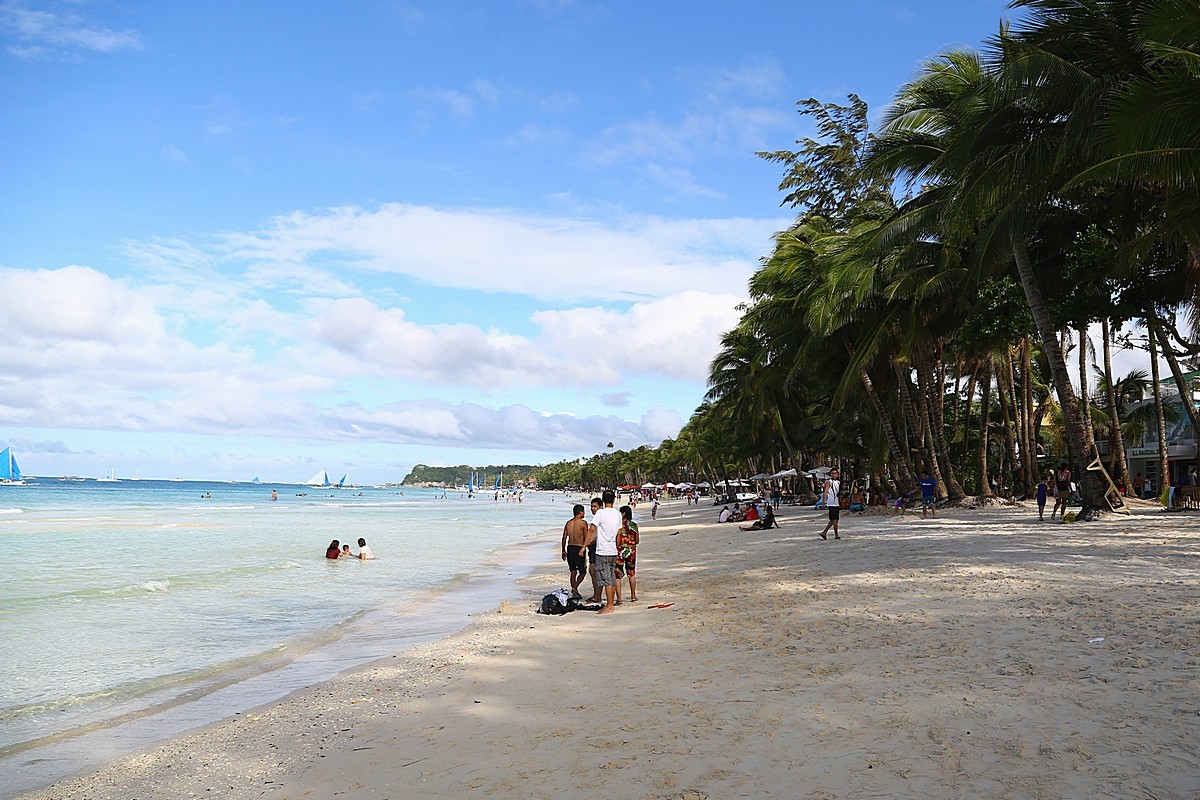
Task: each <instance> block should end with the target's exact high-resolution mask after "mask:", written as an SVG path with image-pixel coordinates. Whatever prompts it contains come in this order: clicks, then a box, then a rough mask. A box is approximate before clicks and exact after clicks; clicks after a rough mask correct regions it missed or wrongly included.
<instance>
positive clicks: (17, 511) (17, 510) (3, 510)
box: [0, 508, 25, 514]
mask: <svg viewBox="0 0 1200 800" xmlns="http://www.w3.org/2000/svg"><path fill="white" fill-rule="evenodd" d="M24 513H25V509H23V508H0V514H24Z"/></svg>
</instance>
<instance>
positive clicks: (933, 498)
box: [917, 469, 937, 519]
mask: <svg viewBox="0 0 1200 800" xmlns="http://www.w3.org/2000/svg"><path fill="white" fill-rule="evenodd" d="M917 485H918V486H920V487H921V519H925V512H926V511H932V512H933V518H934V519H937V479H936V478H932V477H930V475H929V470H927V469H923V470H921V477H920V478H918V479H917Z"/></svg>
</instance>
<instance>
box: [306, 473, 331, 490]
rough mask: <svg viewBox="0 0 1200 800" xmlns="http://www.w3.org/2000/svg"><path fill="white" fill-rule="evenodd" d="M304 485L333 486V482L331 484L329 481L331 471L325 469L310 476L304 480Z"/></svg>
mask: <svg viewBox="0 0 1200 800" xmlns="http://www.w3.org/2000/svg"><path fill="white" fill-rule="evenodd" d="M304 485H305V486H322V487H326V486H328V487H332V486H333V484H331V483H330V482H329V473H328V472H326V471H325V470H321V471H320V472H318V473H317V474H316V475H313V476H312V477H311V478H309V479H308V480H306V481H305V482H304Z"/></svg>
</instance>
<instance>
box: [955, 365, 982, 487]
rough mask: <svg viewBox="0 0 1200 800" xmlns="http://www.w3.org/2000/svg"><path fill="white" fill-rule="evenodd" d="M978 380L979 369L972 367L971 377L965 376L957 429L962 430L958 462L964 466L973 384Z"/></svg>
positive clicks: (968, 461) (966, 453) (968, 435)
mask: <svg viewBox="0 0 1200 800" xmlns="http://www.w3.org/2000/svg"><path fill="white" fill-rule="evenodd" d="M978 382H979V370H978V369H972V370H971V377H969V378H967V399H966V403H965V405H964V411H963V413H962V414H961V417H960V419H959V423H960V425H959V430H961V431H962V458H961V459H960V461H959V463H960V464H962V465H963V467H964V468H965V467H966V465H967V464H969V463H970V460H969V459H970V457H971V406H972V405H974V403H975V385H976V384H977V383H978Z"/></svg>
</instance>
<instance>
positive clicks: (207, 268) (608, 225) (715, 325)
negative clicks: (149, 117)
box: [0, 205, 778, 456]
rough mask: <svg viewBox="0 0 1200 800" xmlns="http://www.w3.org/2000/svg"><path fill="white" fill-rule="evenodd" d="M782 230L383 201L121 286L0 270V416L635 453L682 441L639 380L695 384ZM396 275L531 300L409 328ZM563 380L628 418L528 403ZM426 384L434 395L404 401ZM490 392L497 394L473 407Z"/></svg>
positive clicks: (159, 260)
mask: <svg viewBox="0 0 1200 800" xmlns="http://www.w3.org/2000/svg"><path fill="white" fill-rule="evenodd" d="M776 227H778V223H776V222H771V221H764V220H703V219H697V220H682V221H677V220H664V219H658V218H626V219H621V220H618V221H616V222H611V221H610V222H603V221H600V220H594V219H579V218H573V217H549V216H538V215H531V214H521V213H518V212H515V211H495V210H441V209H433V208H427V207H413V206H400V205H392V206H384V207H381V208H379V209H376V210H363V209H358V208H343V209H334V210H332V211H329V212H323V213H297V214H293V215H289V216H287V217H282V218H279V219H277V220H274V221H272V223H271V224H270V225H269V226H267V227H266V228H264V229H263V230H260V231H252V232H249V233H224V234H218V235H213V236H209V237H205V238H197V239H194V240H193V239H189V240H182V239H181V240H162V241H153V242H145V243H136V242H127V243H125V244H124V245H123V251H122V252H123V254H124V256H125V257H126V259H127V260H128V261H129V262H130V263H131V264H132V265H133V266H134V267H135V269H136V271H135V272H134V273H133V274H132V275H131V276H130V277H129V278H128V279H119V278H116V277H113V276H110V275H106V274H104V273H102V272H100V271H98V270H95V269H92V268H90V267H86V266H68V267H63V268H61V269H42V270H13V269H7V270H6V269H0V318H3V319H5V320H6V322H7V323H8V326H9V327H10V329H11V330H10V332H9V334H8V335H7V336H6V337H5V338H4V339H3V340H2V341H0V418H3V419H4V420H5V421H6V424H7V425H9V426H22V427H40V428H44V429H61V430H67V429H78V430H93V431H125V432H136V431H145V432H160V433H161V432H170V433H175V434H180V435H186V434H201V435H219V436H255V437H268V438H276V439H286V440H291V441H295V440H300V441H309V440H311V441H328V442H336V441H340V440H360V441H363V442H364V443H366V442H383V443H395V444H421V445H435V446H448V447H468V446H469V447H475V448H498V449H508V450H515V451H521V452H530V451H534V452H545V453H547V454H551V455H552V456H556V454H570V453H579V452H587V451H589V449H594V446H595V442H597V441H601V442H606V441H610V440H611V441H613V442H615V443H616V444H617V446H619V447H636V446H638V445H639V444H644V443H647V442H656V441H658V440H660V439H661V438H662V436H665V435H674V434H675V433H677V431H678V428H679V426H680V425H681V421H680V419H679V416H680V413H681V410H678V409H676V410H672V409H669V408H665V407H663V408H656V409H651V410H649V411H648V410H647V405H646V403H647V400H649V399H650V398H646V397H644V396H643V395H644V390H643V389H642V388H637V389H636V390H633V388H634V387H633V384H634V383H638V382H639V381H641V380H642V376H646V377H648V378H650V380H651V381H653V379H654V378H655V377H658V376H660V377H661V378H662V379H663V380H664V381H668V382H670V383H671V384H672V385H673V386H676V387H678V386H679V385H680V382H683V384H685V385H686V383H688V382H694V383H695V384H696V387H697V389H696V394H697V397H698V396H699V395H700V394H701V393H702V386H703V383H704V380H705V377H706V371H707V364H708V362H709V360H710V359H711V358H712V355H713V354H714V353H715V352H716V348H717V347H718V345H719V336H720V334H721V332H722V331H724V330H725V329H727V328H728V327H729V326H730V325H732V324H733V323H734V322H735V321H736V319H737V313H736V310H735V306H736V304H737V303H738V302H740V301H741V299H742V298H741V297H740V296H739V295H738V294H737V293H736V292H737V290H738V289H739V288H740V287H743V286H744V285H745V282H746V278H747V277H748V276H749V275H750V273H751V272H752V271H753V269H754V265H755V254H757V253H758V252H760V251H762V250H763V249H764V248H765V246H766V245H767V244H768V243H769V236H770V232H771V231H773V230H774V229H775V228H776ZM389 273H396V274H401V275H405V276H411V277H412V278H413V279H416V280H419V281H424V282H427V283H430V284H433V285H435V286H438V287H449V288H455V289H458V290H461V291H464V292H466V291H469V292H470V293H471V295H472V296H473V297H475V298H478V296H479V294H480V293H481V292H483V293H486V292H493V291H494V292H505V293H507V295H510V296H511V295H512V294H518V295H523V296H524V298H525V299H524V300H523V301H522V305H523V306H524V307H526V308H529V307H530V306H532V309H530V310H528V311H526V312H524V313H525V314H526V316H525V317H524V318H521V319H515V320H514V319H509V318H508V317H507V316H505V313H506V312H505V310H504V305H503V304H500V305H497V307H496V309H495V313H494V314H493V315H492V316H491V317H490V318H488V317H487V316H485V317H483V319H484V320H485V321H484V322H483V323H481V324H466V323H462V322H456V321H455V320H454V317H453V312H450V313H449V314H443V315H442V316H441V317H439V316H438V315H437V314H433V315H430V314H428V313H422V314H420V315H417V316H418V317H420V321H418V320H417V318H416V317H414V316H413V315H414V313H415V309H412V308H410V306H409V304H410V302H411V301H409V300H408V299H406V298H405V297H404V296H403V295H402V294H401V293H400V292H398V291H395V290H393V289H390V288H389V287H388V286H387V278H386V275H387V274H389ZM360 280H361V281H362V283H363V284H366V285H371V286H372V287H373V288H372V290H371V291H370V293H369V294H368V293H367V292H366V291H365V290H364V289H363V288H361V287H360V286H359V285H357V282H358V281H360ZM380 284H383V288H380ZM579 298H586V302H587V305H585V306H578V305H577V302H578V300H579ZM538 300H543V301H545V302H546V303H547V304H553V305H554V306H556V307H548V305H545V304H544V305H542V306H541V307H540V308H539V307H538V305H537V301H538ZM422 311H427V309H422ZM430 320H433V321H430ZM514 326H520V332H517V330H516V329H515V327H514ZM632 353H636V356H635V357H631V354H632ZM634 378H636V380H634ZM506 387H507V388H506ZM673 391H674V390H673ZM545 392H550V393H548V394H547V393H545ZM554 392H557V393H559V394H557V395H555V394H553V393H554ZM564 392H565V393H567V394H563V393H564ZM571 394H574V395H575V396H579V397H585V398H587V401H586V402H587V403H588V404H589V407H603V405H604V404H607V405H608V407H609V408H620V409H621V411H622V414H623V415H625V416H628V417H631V418H630V419H621V418H620V417H617V416H608V415H593V416H582V417H581V416H576V415H574V414H564V413H547V412H545V411H543V410H540V409H538V408H537V406H538V405H539V404H541V403H543V402H544V403H547V404H554V405H556V406H557V405H560V404H561V403H562V402H563V398H564V397H569V396H571ZM422 396H431V397H437V398H439V399H438V400H420V399H413V398H420V397H422ZM490 396H504V397H505V398H508V400H506V404H505V405H503V406H502V407H497V408H488V407H487V402H488V401H487V398H488V397H490ZM551 397H555V398H556V399H553V400H551V399H549V398H551ZM399 398H403V402H396V400H397V399H399ZM513 400H516V402H513ZM567 402H570V401H569V400H568V401H567ZM660 402H661V401H660ZM592 404H595V406H593V405H592ZM688 411H690V409H682V412H683V413H685V414H686V413H687V412H688ZM637 415H642V416H641V419H638V417H637Z"/></svg>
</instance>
